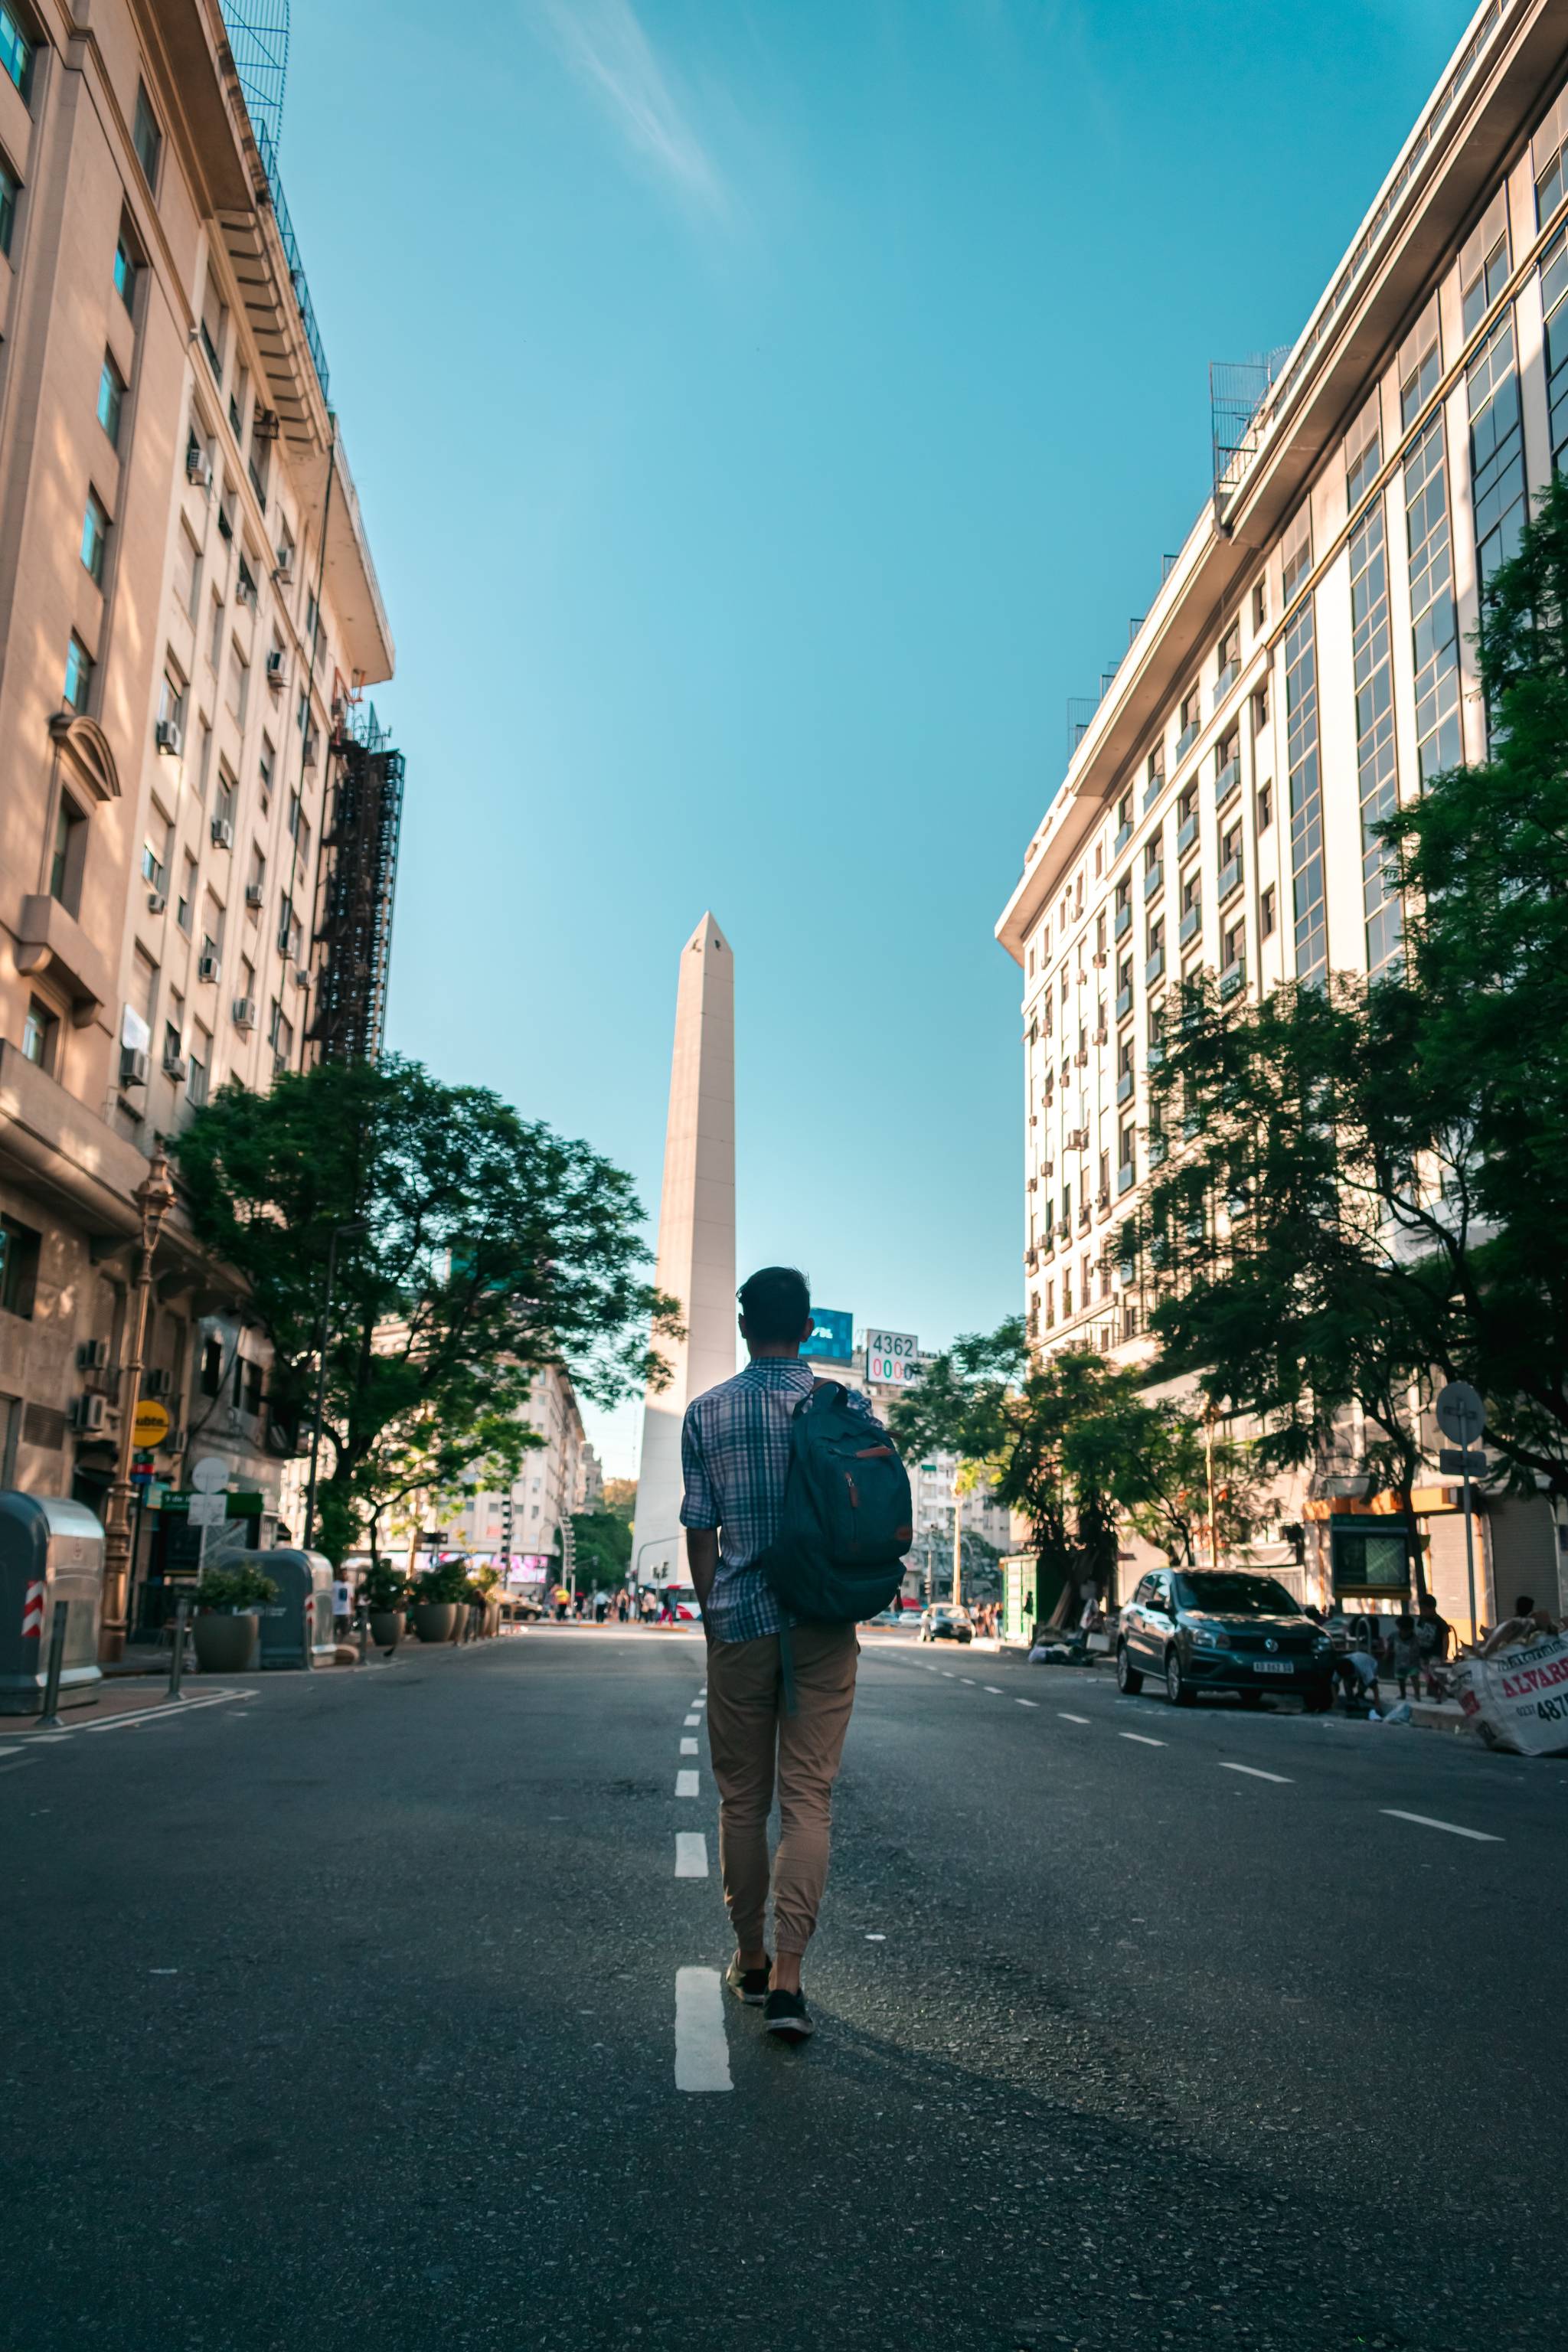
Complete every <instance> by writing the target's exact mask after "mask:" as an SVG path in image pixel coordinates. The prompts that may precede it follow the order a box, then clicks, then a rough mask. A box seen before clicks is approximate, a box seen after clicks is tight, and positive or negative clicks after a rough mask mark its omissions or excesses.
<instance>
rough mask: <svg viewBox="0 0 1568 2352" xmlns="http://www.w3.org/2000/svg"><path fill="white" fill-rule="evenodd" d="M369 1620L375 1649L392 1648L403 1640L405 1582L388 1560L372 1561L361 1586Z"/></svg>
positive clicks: (406, 1582)
mask: <svg viewBox="0 0 1568 2352" xmlns="http://www.w3.org/2000/svg"><path fill="white" fill-rule="evenodd" d="M360 1599H361V1600H362V1601H363V1604H364V1607H365V1609H366V1611H367V1612H368V1614H369V1617H370V1638H371V1640H372V1641H373V1642H374V1643H375V1646H376V1648H377V1649H378V1650H391V1649H395V1647H396V1645H397V1643H399V1642H400V1641H401V1640H402V1638H403V1627H404V1622H405V1621H404V1608H405V1602H406V1601H407V1599H408V1579H407V1578H406V1577H405V1575H404V1573H403V1571H402V1570H401V1569H396V1568H394V1567H393V1565H392V1562H391V1561H390V1560H387V1559H378V1560H373V1561H372V1563H371V1565H370V1567H369V1568H368V1569H367V1570H366V1571H365V1574H364V1578H363V1581H362V1583H361V1585H360Z"/></svg>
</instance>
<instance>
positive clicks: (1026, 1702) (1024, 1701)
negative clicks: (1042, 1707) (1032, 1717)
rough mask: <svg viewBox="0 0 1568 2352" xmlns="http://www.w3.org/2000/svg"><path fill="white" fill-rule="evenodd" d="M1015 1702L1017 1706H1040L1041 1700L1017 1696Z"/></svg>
mask: <svg viewBox="0 0 1568 2352" xmlns="http://www.w3.org/2000/svg"><path fill="white" fill-rule="evenodd" d="M1013 1704H1014V1706H1039V1704H1040V1702H1039V1700H1038V1699H1037V1698H1016V1699H1015V1700H1014V1701H1013Z"/></svg>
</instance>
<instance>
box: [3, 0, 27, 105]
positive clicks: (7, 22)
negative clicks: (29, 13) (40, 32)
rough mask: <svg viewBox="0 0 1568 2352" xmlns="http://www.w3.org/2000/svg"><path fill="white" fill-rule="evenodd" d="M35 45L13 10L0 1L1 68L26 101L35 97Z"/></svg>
mask: <svg viewBox="0 0 1568 2352" xmlns="http://www.w3.org/2000/svg"><path fill="white" fill-rule="evenodd" d="M33 56H34V47H33V43H32V42H31V41H30V40H29V39H28V38H27V36H26V33H24V32H23V30H22V27H21V26H20V25H19V24H18V23H17V21H16V16H15V15H14V14H13V13H12V11H11V9H10V8H8V7H7V6H5V0H0V66H4V68H5V71H6V72H7V73H8V74H9V75H10V77H11V79H12V80H13V81H14V82H15V83H16V87H17V89H19V90H20V91H21V93H22V96H23V98H24V99H30V98H31V97H32V95H33Z"/></svg>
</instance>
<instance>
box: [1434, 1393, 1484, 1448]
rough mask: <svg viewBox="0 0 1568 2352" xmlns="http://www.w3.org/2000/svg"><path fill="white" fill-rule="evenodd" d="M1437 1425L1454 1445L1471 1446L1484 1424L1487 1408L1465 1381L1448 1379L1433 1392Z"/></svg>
mask: <svg viewBox="0 0 1568 2352" xmlns="http://www.w3.org/2000/svg"><path fill="white" fill-rule="evenodd" d="M1436 1413H1437V1426H1438V1428H1439V1429H1440V1430H1441V1431H1442V1433H1443V1434H1444V1436H1445V1437H1451V1438H1452V1439H1453V1441H1454V1443H1455V1444H1456V1445H1473V1444H1475V1442H1476V1440H1477V1438H1478V1437H1479V1435H1480V1433H1481V1432H1482V1430H1483V1429H1484V1428H1485V1427H1486V1425H1487V1409H1486V1407H1485V1405H1484V1404H1482V1402H1481V1401H1480V1398H1479V1395H1478V1394H1477V1392H1476V1391H1475V1390H1474V1389H1473V1388H1472V1387H1471V1386H1470V1384H1469V1382H1468V1381H1449V1383H1448V1385H1447V1388H1446V1389H1439V1390H1438V1391H1437V1404H1436Z"/></svg>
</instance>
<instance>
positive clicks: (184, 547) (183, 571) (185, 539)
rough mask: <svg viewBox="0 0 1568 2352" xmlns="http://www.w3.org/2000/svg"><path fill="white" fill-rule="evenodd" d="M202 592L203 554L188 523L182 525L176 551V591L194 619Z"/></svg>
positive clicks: (182, 606)
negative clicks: (192, 535)
mask: <svg viewBox="0 0 1568 2352" xmlns="http://www.w3.org/2000/svg"><path fill="white" fill-rule="evenodd" d="M174 593H175V595H176V596H177V597H178V598H179V600H180V604H181V608H182V609H183V610H184V612H186V613H188V614H190V616H191V618H192V620H193V621H194V620H195V617H196V614H197V613H198V611H199V610H200V598H201V593H202V555H201V550H200V548H199V547H198V546H197V545H196V542H195V540H194V539H193V538H192V537H191V534H190V530H189V527H188V525H187V524H185V523H184V522H182V523H181V525H180V536H179V541H178V544H177V546H176V548H175V551H174Z"/></svg>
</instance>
